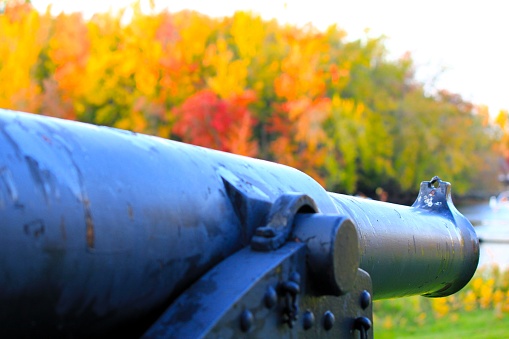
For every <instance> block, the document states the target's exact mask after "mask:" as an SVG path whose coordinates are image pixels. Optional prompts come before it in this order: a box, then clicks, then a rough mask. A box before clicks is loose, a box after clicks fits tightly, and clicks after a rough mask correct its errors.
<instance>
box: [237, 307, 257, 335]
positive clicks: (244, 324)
mask: <svg viewBox="0 0 509 339" xmlns="http://www.w3.org/2000/svg"><path fill="white" fill-rule="evenodd" d="M253 322H254V316H253V313H252V312H251V311H249V310H244V311H243V312H242V313H241V315H240V329H241V330H242V332H247V331H249V330H250V329H251V327H252V326H253Z"/></svg>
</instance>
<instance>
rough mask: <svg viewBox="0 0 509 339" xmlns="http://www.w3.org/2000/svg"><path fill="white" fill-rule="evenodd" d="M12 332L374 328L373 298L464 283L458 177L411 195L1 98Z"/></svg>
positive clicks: (260, 332) (278, 333) (467, 261)
mask: <svg viewBox="0 0 509 339" xmlns="http://www.w3.org/2000/svg"><path fill="white" fill-rule="evenodd" d="M0 227H1V229H2V235H1V237H0V270H1V274H0V286H1V288H0V335H1V336H2V337H30V336H31V337H34V336H37V337H41V336H47V337H88V336H105V335H112V334H119V333H120V334H122V335H124V336H128V337H138V336H143V337H146V338H156V337H160V338H201V337H217V338H233V337H235V338H237V337H242V336H249V337H267V336H268V337H285V338H286V337H297V336H299V337H329V336H330V337H338V336H339V337H341V338H349V337H359V336H360V337H366V338H371V337H372V336H373V324H372V300H373V299H381V298H395V297H404V296H409V295H425V296H429V297H438V296H446V295H449V294H452V293H455V292H456V291H458V290H459V289H461V288H462V287H463V286H464V285H465V284H466V283H467V282H468V281H469V280H470V278H471V277H472V275H473V273H474V271H475V269H476V266H477V262H478V257H479V244H478V240H477V236H476V234H475V232H474V230H473V228H472V226H471V225H470V223H469V222H468V221H467V220H466V219H465V218H464V217H463V216H462V215H461V214H460V213H459V212H458V211H457V210H456V208H455V207H454V206H453V204H452V202H451V198H450V184H449V183H447V182H444V181H441V180H440V179H438V178H434V179H432V180H431V181H429V182H423V183H422V184H421V190H420V193H419V196H418V197H417V200H416V202H415V203H414V204H413V206H400V205H395V204H388V203H382V202H376V201H370V200H364V199H360V198H355V197H350V196H345V195H340V194H335V193H329V192H327V191H325V190H324V189H323V188H322V187H321V186H320V185H319V184H318V183H317V182H315V181H314V180H313V179H311V178H310V177H309V176H307V175H305V174H304V173H302V172H300V171H298V170H296V169H293V168H290V167H286V166H282V165H279V164H275V163H270V162H266V161H262V160H257V159H251V158H247V157H241V156H236V155H232V154H227V153H223V152H218V151H213V150H209V149H205V148H200V147H195V146H191V145H186V144H182V143H178V142H174V141H169V140H163V139H160V138H156V137H150V136H145V135H140V134H135V133H131V132H126V131H121V130H116V129H112V128H107V127H97V126H92V125H87V124H83V123H78V122H71V121H64V120H59V119H54V118H48V117H43V116H37V115H31V114H26V113H19V112H13V111H7V110H0Z"/></svg>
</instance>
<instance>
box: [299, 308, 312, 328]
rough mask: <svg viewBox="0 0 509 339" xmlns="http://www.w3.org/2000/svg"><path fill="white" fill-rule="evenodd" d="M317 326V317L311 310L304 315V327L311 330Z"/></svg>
mask: <svg viewBox="0 0 509 339" xmlns="http://www.w3.org/2000/svg"><path fill="white" fill-rule="evenodd" d="M314 324H315V315H314V314H313V312H311V311H310V310H307V311H306V312H304V314H303V315H302V326H303V327H304V330H309V329H310V328H311V327H313V325H314Z"/></svg>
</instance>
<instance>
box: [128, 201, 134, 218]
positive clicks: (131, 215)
mask: <svg viewBox="0 0 509 339" xmlns="http://www.w3.org/2000/svg"><path fill="white" fill-rule="evenodd" d="M127 214H128V215H129V219H131V220H133V218H134V211H133V207H132V206H131V204H127Z"/></svg>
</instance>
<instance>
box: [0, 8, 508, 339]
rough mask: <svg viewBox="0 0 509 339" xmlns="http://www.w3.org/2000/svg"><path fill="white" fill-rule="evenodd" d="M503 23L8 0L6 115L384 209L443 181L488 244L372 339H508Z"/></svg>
mask: <svg viewBox="0 0 509 339" xmlns="http://www.w3.org/2000/svg"><path fill="white" fill-rule="evenodd" d="M504 8H505V7H503V4H501V3H499V2H495V1H484V2H482V3H480V2H464V1H463V2H461V1H447V2H446V3H444V2H439V1H435V0H432V1H426V2H412V3H411V4H410V3H406V2H401V1H395V0H389V1H381V2H380V1H379V2H377V1H368V0H363V1H355V2H353V1H352V2H345V1H334V2H327V1H322V0H315V1H312V2H298V1H279V0H274V1H258V2H256V3H251V2H249V1H235V2H233V1H156V0H153V1H137V2H132V1H106V0H103V1H87V2H78V1H76V2H69V1H63V0H62V1H45V0H39V1H35V0H34V1H23V0H7V1H5V0H3V1H0V108H7V109H13V110H20V111H26V112H30V113H35V114H44V115H49V116H54V117H59V118H64V119H73V120H79V121H84V122H88V123H93V124H99V125H106V126H112V127H116V128H121V129H128V130H132V131H135V132H140V133H146V134H152V135H157V136H160V137H163V138H170V139H174V140H179V141H183V142H186V143H191V144H196V145H200V146H206V147H211V148H215V149H218V150H222V151H226V152H233V153H237V154H242V155H247V156H252V157H257V158H263V159H267V160H270V161H276V162H279V163H282V164H286V165H290V166H293V167H295V168H297V169H299V170H301V171H303V172H305V173H307V174H309V175H310V176H312V177H313V178H314V179H315V180H317V181H318V182H320V183H321V184H322V185H323V186H324V187H325V188H326V189H327V190H329V191H334V192H339V193H346V194H355V195H359V196H365V197H367V198H372V199H379V200H384V201H389V202H396V203H403V204H411V203H412V202H413V200H414V199H415V197H416V196H417V192H418V189H419V184H420V182H421V181H422V180H429V179H431V178H432V177H433V176H434V175H439V176H440V177H441V178H442V179H443V180H446V181H449V182H451V183H452V185H453V197H454V201H455V203H456V204H457V205H459V206H460V210H461V211H462V212H463V213H465V214H466V215H467V217H469V218H470V220H471V221H472V223H473V224H474V225H475V226H476V229H477V230H478V234H479V236H480V238H481V240H482V241H483V243H482V246H481V249H482V251H481V252H482V256H481V264H480V270H479V272H478V274H477V276H476V277H475V278H474V279H473V280H472V282H471V283H470V284H469V285H468V286H467V287H466V288H465V289H464V290H463V291H462V292H460V293H459V294H457V295H455V296H453V297H450V298H441V299H424V298H404V299H401V300H394V301H387V302H386V301H382V302H378V303H377V304H376V307H375V316H376V318H377V319H376V320H375V326H376V329H375V331H376V333H377V337H378V336H381V337H385V336H386V337H404V336H405V335H408V336H412V337H415V336H417V335H421V336H424V337H425V336H426V335H429V336H433V337H437V333H440V335H443V336H444V337H445V336H449V337H453V338H454V337H458V338H460V337H465V336H467V335H468V336H469V337H476V336H477V335H478V337H483V338H486V337H489V336H490V335H491V334H490V333H493V337H495V336H498V337H500V336H502V337H503V336H507V335H508V333H509V326H508V325H509V280H508V278H509V276H508V275H509V273H507V270H506V269H505V268H506V266H507V264H508V263H509V249H508V248H507V247H508V246H507V244H509V231H508V230H509V221H508V220H509V207H508V206H509V203H508V200H509V193H507V192H506V190H507V186H506V185H507V184H508V183H509V112H508V109H509V96H508V89H509V86H508V82H507V78H508V76H509V63H507V60H509V47H507V45H506V44H505V42H504V41H505V40H506V37H507V33H509V32H508V28H507V26H506V24H505V23H504V21H505V20H506V18H505V17H504V15H505V14H504V13H506V12H505V11H504ZM451 324H455V325H454V326H452V325H451ZM459 328H461V329H462V330H463V331H467V332H458V331H459ZM506 328H507V329H506ZM454 329H456V330H455V331H454ZM451 331H453V332H451Z"/></svg>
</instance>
